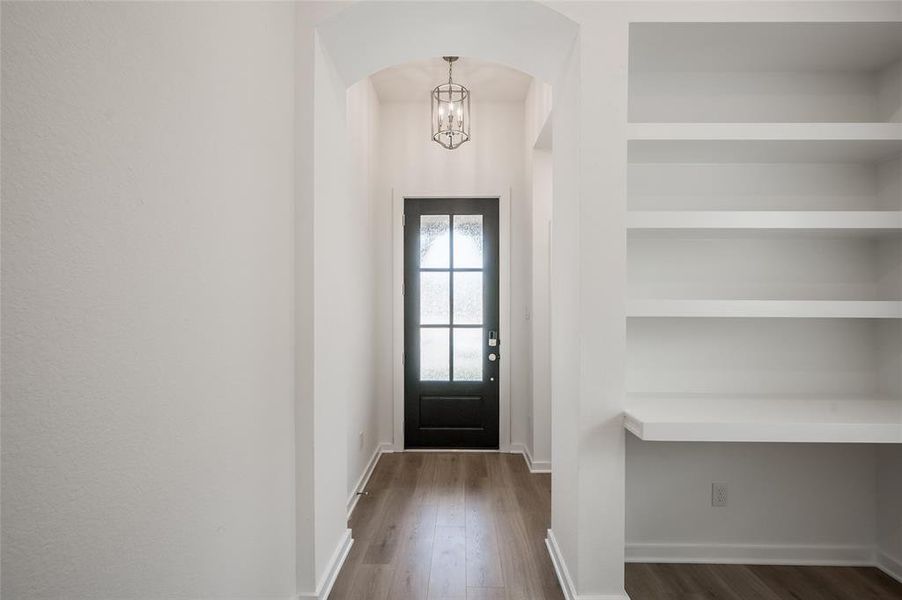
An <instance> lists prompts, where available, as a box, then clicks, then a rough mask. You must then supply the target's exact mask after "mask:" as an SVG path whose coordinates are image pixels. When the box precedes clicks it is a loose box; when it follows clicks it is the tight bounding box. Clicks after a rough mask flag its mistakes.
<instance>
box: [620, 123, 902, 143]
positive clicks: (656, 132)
mask: <svg viewBox="0 0 902 600" xmlns="http://www.w3.org/2000/svg"><path fill="white" fill-rule="evenodd" d="M628 137H629V139H630V140H713V141H784V142H791V141H895V142H900V141H902V123H631V124H630V125H629V131H628Z"/></svg>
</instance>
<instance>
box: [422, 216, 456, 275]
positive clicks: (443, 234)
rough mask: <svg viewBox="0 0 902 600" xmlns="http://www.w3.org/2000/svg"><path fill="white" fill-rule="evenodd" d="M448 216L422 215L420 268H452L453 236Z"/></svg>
mask: <svg viewBox="0 0 902 600" xmlns="http://www.w3.org/2000/svg"><path fill="white" fill-rule="evenodd" d="M450 223H451V217H449V216H448V215H420V267H422V268H436V267H437V268H440V269H447V268H448V267H450V266H451V265H450V252H451V235H450V233H449V227H450Z"/></svg>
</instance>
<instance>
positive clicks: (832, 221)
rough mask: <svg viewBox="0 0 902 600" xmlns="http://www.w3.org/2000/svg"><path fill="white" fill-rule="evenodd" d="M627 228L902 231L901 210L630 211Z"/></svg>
mask: <svg viewBox="0 0 902 600" xmlns="http://www.w3.org/2000/svg"><path fill="white" fill-rule="evenodd" d="M627 228H628V229H630V230H633V231H635V230H736V229H747V230H768V229H769V230H786V229H795V230H815V231H829V230H832V231H861V232H890V233H892V232H902V211H892V210H882V211H881V210H874V211H730V210H712V211H690V210H686V211H683V210H670V211H630V212H629V213H628V215H627Z"/></svg>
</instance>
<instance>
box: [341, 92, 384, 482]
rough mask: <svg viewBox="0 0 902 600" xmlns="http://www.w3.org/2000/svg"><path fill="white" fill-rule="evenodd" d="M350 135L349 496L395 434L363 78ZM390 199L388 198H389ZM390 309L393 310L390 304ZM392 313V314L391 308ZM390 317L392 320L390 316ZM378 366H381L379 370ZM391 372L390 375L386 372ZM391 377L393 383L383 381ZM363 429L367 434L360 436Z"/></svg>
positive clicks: (371, 117)
mask: <svg viewBox="0 0 902 600" xmlns="http://www.w3.org/2000/svg"><path fill="white" fill-rule="evenodd" d="M347 115H348V134H349V137H350V140H351V165H350V166H351V174H350V181H351V186H352V190H351V194H352V199H353V201H354V202H355V204H356V207H355V208H354V209H352V210H350V211H349V212H348V217H347V218H348V229H347V230H346V232H345V237H346V239H347V240H349V241H350V240H353V244H354V245H355V247H356V248H357V252H358V257H357V260H356V261H355V263H354V265H353V267H354V271H353V272H348V273H346V276H347V277H349V278H352V279H354V280H355V283H356V284H357V286H358V288H357V291H356V292H355V295H357V296H359V298H360V301H361V302H362V303H363V304H364V305H363V306H362V307H361V308H362V309H363V310H360V311H359V313H360V314H359V315H356V316H355V317H354V318H355V323H353V324H349V325H350V327H349V330H348V331H347V332H346V333H345V334H344V335H346V336H348V338H349V339H353V345H354V346H356V347H358V348H360V349H362V350H363V353H362V354H361V355H360V360H359V361H358V362H357V363H356V364H354V365H350V364H349V365H348V368H349V369H350V370H352V371H353V372H354V380H355V382H356V386H357V389H356V392H355V393H354V394H352V395H350V396H349V397H348V432H347V433H348V495H349V499H350V498H352V497H353V496H351V495H352V494H353V493H354V491H355V489H356V486H357V483H358V482H359V481H360V477H361V476H362V475H363V474H364V472H365V471H366V468H367V465H368V464H369V461H370V458H372V456H373V452H374V451H375V449H376V447H377V446H378V445H379V443H380V442H390V441H391V436H390V434H389V436H387V437H381V435H382V432H383V427H382V423H383V422H386V421H387V422H389V423H390V422H391V421H390V414H382V413H383V412H384V410H382V409H383V407H385V406H386V405H387V406H389V407H390V406H391V372H392V371H391V364H390V363H389V365H388V366H387V368H386V367H384V366H383V364H382V363H383V362H384V361H382V356H383V355H384V356H387V357H390V352H387V351H385V349H388V348H391V337H389V338H388V342H387V344H386V345H385V346H382V343H381V342H382V339H381V338H378V339H377V332H378V331H379V328H380V325H381V323H380V316H381V315H380V313H379V308H380V306H381V305H380V304H379V301H378V297H377V295H376V285H377V281H378V280H379V279H380V277H381V276H382V275H384V270H383V269H382V266H383V265H382V264H380V263H379V262H378V260H377V259H378V255H377V254H376V252H374V249H375V244H376V243H377V241H376V234H377V229H376V225H375V224H376V222H377V219H378V217H379V216H380V215H379V211H380V210H381V209H382V207H383V206H384V204H385V203H386V199H385V197H384V194H383V195H382V196H379V195H378V188H377V182H378V176H379V164H378V149H379V97H378V96H377V95H376V90H375V89H374V88H373V84H372V82H371V81H370V80H369V78H367V79H362V80H360V81H359V82H357V83H356V84H354V85H353V86H351V87H350V88H348V106H347ZM388 201H389V202H390V197H389V200H388ZM352 227H353V229H352ZM388 310H389V311H390V310H391V306H390V305H389V307H388ZM389 314H390V313H389ZM388 322H390V319H389V320H388ZM377 366H378V367H381V368H382V369H383V370H382V372H381V373H380V372H379V371H377ZM385 375H387V376H388V377H387V378H386V377H384V376H385ZM386 379H387V380H388V382H389V387H388V389H386V388H385V386H384V385H379V383H380V382H382V381H384V380H386ZM361 434H362V435H363V437H362V438H361Z"/></svg>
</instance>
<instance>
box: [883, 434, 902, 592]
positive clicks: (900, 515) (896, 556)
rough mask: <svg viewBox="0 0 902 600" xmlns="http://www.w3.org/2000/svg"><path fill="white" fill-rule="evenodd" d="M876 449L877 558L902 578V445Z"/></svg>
mask: <svg viewBox="0 0 902 600" xmlns="http://www.w3.org/2000/svg"><path fill="white" fill-rule="evenodd" d="M877 452H878V462H877V552H878V560H879V561H880V563H881V565H882V566H883V567H884V568H885V569H886V570H887V571H889V572H891V573H892V574H893V575H895V577H896V578H897V579H899V580H900V581H902V446H881V447H879V448H878V450H877Z"/></svg>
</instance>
